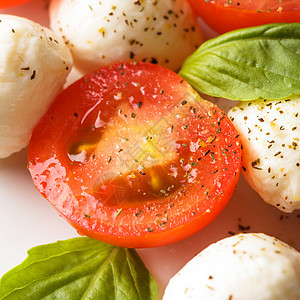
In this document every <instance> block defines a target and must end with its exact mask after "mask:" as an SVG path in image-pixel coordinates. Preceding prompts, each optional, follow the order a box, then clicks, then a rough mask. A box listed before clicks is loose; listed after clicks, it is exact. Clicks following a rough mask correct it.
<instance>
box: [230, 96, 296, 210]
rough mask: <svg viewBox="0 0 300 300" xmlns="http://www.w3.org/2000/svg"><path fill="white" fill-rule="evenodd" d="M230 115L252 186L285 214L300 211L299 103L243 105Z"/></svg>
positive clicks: (241, 103) (288, 101)
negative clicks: (240, 144) (239, 140)
mask: <svg viewBox="0 0 300 300" xmlns="http://www.w3.org/2000/svg"><path fill="white" fill-rule="evenodd" d="M228 115H229V117H230V118H231V120H232V122H233V124H234V125H235V127H236V129H237V131H238V133H239V134H240V138H241V142H242V145H243V174H244V176H245V178H246V179H247V181H248V182H249V184H250V185H251V186H252V187H253V189H254V190H255V191H257V192H258V193H259V195H260V196H261V197H262V198H263V200H264V201H265V202H267V203H269V204H272V205H274V206H276V207H277V208H278V209H280V210H282V211H285V212H292V211H293V210H295V209H300V184H299V183H300V99H299V98H293V99H289V100H281V101H274V100H273V101H272V100H269V101H266V100H257V101H251V102H240V103H239V104H238V105H237V106H235V107H234V108H232V109H231V110H230V111H229V113H228Z"/></svg>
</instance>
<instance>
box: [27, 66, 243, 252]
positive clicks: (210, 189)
mask: <svg viewBox="0 0 300 300" xmlns="http://www.w3.org/2000/svg"><path fill="white" fill-rule="evenodd" d="M240 148H241V147H240V143H239V140H238V137H237V133H236V131H235V129H234V127H233V125H232V123H231V122H230V120H229V119H228V118H227V116H226V115H225V114H224V113H223V112H222V111H221V110H219V109H218V108H217V107H216V106H215V105H213V104H212V103H210V102H207V101H205V100H203V99H201V98H200V97H199V95H198V94H197V93H196V92H195V91H194V90H193V89H192V88H191V87H190V86H189V85H188V83H186V82H185V81H183V80H182V79H181V78H180V77H179V76H178V75H177V74H175V73H173V72H171V71H169V70H167V69H165V68H162V67H159V66H157V65H152V64H147V63H137V64H135V63H126V64H118V65H114V66H110V67H107V68H103V69H101V70H98V71H96V72H94V73H92V74H89V75H87V76H85V77H84V78H82V79H81V80H79V81H78V82H76V83H74V84H73V85H71V86H70V87H68V88H67V89H66V90H65V91H63V92H62V94H61V95H59V97H58V98H57V99H56V100H55V102H54V103H53V105H52V106H51V107H50V109H49V111H48V112H47V114H46V115H45V116H44V118H43V119H42V120H41V122H40V123H39V124H38V125H37V127H36V128H35V130H34V132H33V135H32V139H31V141H30V145H29V163H28V167H29V170H30V172H31V175H32V178H33V180H34V183H35V185H36V187H37V189H38V190H39V191H40V192H41V194H42V195H43V196H44V197H45V198H47V199H48V200H49V201H50V202H51V203H52V205H53V206H54V207H55V208H56V209H57V210H58V211H59V212H60V214H61V215H62V216H63V217H65V218H66V220H67V221H68V222H69V223H71V225H72V226H74V227H75V228H76V229H77V230H78V231H79V232H80V233H81V234H84V235H88V236H90V237H93V238H96V239H99V240H103V241H105V242H108V243H111V244H114V245H118V246H123V247H131V248H140V247H154V246H161V245H165V244H168V243H172V242H175V241H178V240H180V239H183V238H185V237H187V236H189V235H191V234H193V233H195V232H197V231H198V230H200V229H201V228H203V227H204V226H206V225H207V224H208V223H209V222H211V221H212V220H213V219H214V218H215V217H216V216H217V215H218V214H219V213H220V212H221V211H222V209H223V208H224V207H225V206H226V204H227V202H228V201H229V199H230V197H231V196H232V193H233V191H234V189H235V186H236V184H237V181H238V178H239V173H240V158H241V149H240Z"/></svg>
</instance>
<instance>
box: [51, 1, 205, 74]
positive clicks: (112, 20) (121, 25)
mask: <svg viewBox="0 0 300 300" xmlns="http://www.w3.org/2000/svg"><path fill="white" fill-rule="evenodd" d="M50 24H51V25H50V26H51V28H52V29H53V30H54V31H55V32H56V33H57V34H61V35H62V36H63V38H64V39H65V42H66V44H68V45H69V46H70V49H71V51H72V54H73V58H74V64H75V66H76V67H77V68H78V69H80V70H81V71H82V72H85V73H88V72H90V71H93V70H95V69H97V68H99V67H103V66H105V65H109V64H112V63H116V62H122V61H134V60H136V61H146V62H153V63H158V64H160V65H162V66H165V67H167V68H169V69H171V70H175V71H176V70H178V69H179V68H180V66H181V64H182V62H183V61H184V59H185V58H186V57H187V56H188V55H190V54H191V53H192V52H194V51H195V50H196V49H197V48H198V46H199V45H200V44H201V43H202V41H203V36H202V33H201V32H200V29H199V27H198V24H197V21H196V19H195V17H194V15H193V13H192V10H191V8H190V6H189V4H188V1H186V0H177V1H174V0H147V1H145V0H138V1H136V0H106V1H98V0H97V1H96V0H85V1H82V0H52V2H51V4H50Z"/></svg>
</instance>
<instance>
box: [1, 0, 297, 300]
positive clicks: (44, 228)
mask: <svg viewBox="0 0 300 300" xmlns="http://www.w3.org/2000/svg"><path fill="white" fill-rule="evenodd" d="M0 13H10V14H14V15H18V16H24V17H27V18H29V19H32V20H34V21H36V22H39V23H40V24H42V25H46V26H47V25H48V15H47V1H43V0H35V1H33V2H30V3H27V4H25V5H21V6H18V7H16V8H13V9H7V10H0ZM26 164H27V149H25V150H23V151H21V152H20V153H17V154H15V155H13V156H11V157H10V158H8V159H4V160H0V212H1V216H0V277H1V276H2V275H3V274H4V273H6V272H7V271H8V270H10V269H11V268H13V267H14V266H16V265H18V264H19V263H21V262H22V261H23V260H24V259H25V258H26V256H27V254H26V252H27V250H28V249H29V248H31V247H34V246H37V245H40V244H45V243H51V242H55V241H57V240H64V239H68V238H71V237H76V236H78V235H77V233H76V231H75V230H74V229H73V228H72V227H71V226H70V225H68V224H67V223H66V221H65V220H63V219H62V218H61V217H59V215H58V214H57V212H56V211H55V210H54V209H53V208H52V206H51V205H50V204H49V203H48V202H47V201H46V200H45V199H44V198H42V196H41V195H40V194H39V193H38V191H37V190H36V189H35V188H34V186H33V183H32V180H31V177H30V174H29V172H28V170H27V168H26ZM299 229H300V212H299V211H298V212H294V213H292V214H284V213H282V212H280V211H278V210H277V209H276V208H274V207H271V206H269V205H267V204H265V203H264V202H263V201H262V200H261V199H260V197H259V196H258V195H257V194H256V193H255V192H254V191H253V190H251V188H250V187H249V186H248V185H247V183H246V182H245V181H244V179H243V178H240V181H239V184H238V188H237V190H236V191H235V194H234V196H233V198H232V199H231V201H230V203H229V205H228V206H227V207H226V208H225V210H224V211H223V212H222V213H221V214H220V216H219V217H218V218H217V219H216V220H215V221H213V222H212V223H211V224H209V225H208V226H207V227H206V228H204V229H203V230H201V231H200V232H198V233H197V234H195V235H193V236H192V237H190V238H187V239H185V240H183V241H180V242H177V243H174V244H171V245H168V246H164V247H159V248H152V249H140V250H138V253H139V254H140V256H141V258H142V259H143V261H144V262H145V264H146V266H147V267H148V268H149V270H150V272H151V273H152V274H153V276H154V277H155V279H156V281H157V282H158V285H159V288H160V298H161V296H162V294H163V290H164V288H165V286H166V284H167V282H168V280H169V279H170V278H171V277H172V276H173V275H174V274H175V273H176V272H177V271H178V270H179V269H180V268H181V267H183V265H185V263H186V262H187V261H188V260H190V259H191V258H192V257H194V256H195V255H196V254H197V253H199V252H200V251H201V250H202V249H204V248H205V247H207V246H208V245H209V244H211V243H213V242H216V241H217V240H219V239H222V238H224V237H227V236H230V235H231V234H232V233H239V232H241V231H243V230H244V232H263V233H266V234H270V235H273V236H276V237H277V238H279V239H281V240H283V241H284V242H286V243H288V244H290V245H291V246H293V247H295V248H296V249H297V250H300V233H299V232H300V230H299Z"/></svg>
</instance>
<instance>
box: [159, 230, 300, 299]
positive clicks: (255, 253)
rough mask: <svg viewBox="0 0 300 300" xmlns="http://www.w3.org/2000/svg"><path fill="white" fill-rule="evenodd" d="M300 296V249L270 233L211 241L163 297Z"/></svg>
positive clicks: (285, 297)
mask: <svg viewBox="0 0 300 300" xmlns="http://www.w3.org/2000/svg"><path fill="white" fill-rule="evenodd" d="M176 299H178V300H185V299H194V300H196V299H199V300H200V299H201V300H253V299H255V300H283V299H284V300H299V299H300V253H299V252H298V251H296V250H295V249H293V248H292V247H290V246H288V245H287V244H285V243H283V242H281V241H279V240H277V239H276V238H273V237H270V236H268V235H265V234H261V233H260V234H254V233H253V234H251V233H248V234H239V235H236V236H232V237H229V238H225V239H223V240H221V241H219V242H217V243H215V244H212V245H210V246H209V247H207V248H206V249H205V250H203V251H202V252H201V253H200V254H198V255H197V256H196V257H194V258H193V259H192V260H191V261H190V262H188V263H187V264H186V265H185V266H184V267H183V269H181V270H180V271H179V272H178V273H177V274H176V275H175V276H174V277H173V278H172V279H171V280H170V282H169V284H168V286H167V288H166V291H165V294H164V297H163V300H176Z"/></svg>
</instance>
